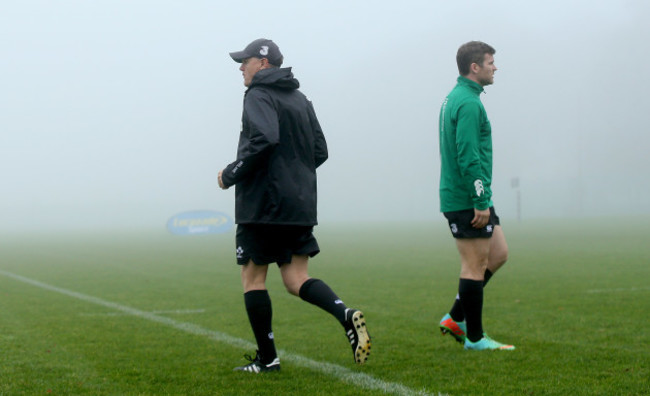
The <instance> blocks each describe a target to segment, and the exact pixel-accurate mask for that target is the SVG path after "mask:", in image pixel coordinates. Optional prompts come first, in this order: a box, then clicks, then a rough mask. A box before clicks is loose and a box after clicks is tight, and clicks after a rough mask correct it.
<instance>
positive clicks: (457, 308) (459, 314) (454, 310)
mask: <svg viewBox="0 0 650 396" xmlns="http://www.w3.org/2000/svg"><path fill="white" fill-rule="evenodd" d="M492 275H493V274H492V271H490V270H489V269H486V270H485V275H484V276H483V287H485V285H487V283H488V281H489V280H490V278H491V277H492ZM449 316H451V318H452V319H453V320H454V321H456V322H462V321H463V320H465V312H463V307H462V306H461V305H460V297H459V296H458V294H456V300H454V305H452V307H451V310H450V311H449Z"/></svg>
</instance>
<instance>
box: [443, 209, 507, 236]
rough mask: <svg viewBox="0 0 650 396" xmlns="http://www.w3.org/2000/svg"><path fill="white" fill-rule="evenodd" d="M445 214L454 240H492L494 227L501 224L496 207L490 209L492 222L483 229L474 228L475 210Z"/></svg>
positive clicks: (489, 221)
mask: <svg viewBox="0 0 650 396" xmlns="http://www.w3.org/2000/svg"><path fill="white" fill-rule="evenodd" d="M443 214H444V215H445V217H446V218H447V220H448V221H449V230H450V231H451V235H453V236H454V238H491V237H492V233H493V232H494V226H498V225H500V224H501V223H500V221H499V216H497V214H496V212H495V211H494V206H492V207H490V220H488V223H487V225H486V226H485V227H483V228H474V227H472V219H473V218H474V209H466V210H457V211H454V212H444V213H443Z"/></svg>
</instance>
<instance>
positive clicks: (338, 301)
mask: <svg viewBox="0 0 650 396" xmlns="http://www.w3.org/2000/svg"><path fill="white" fill-rule="evenodd" d="M334 304H343V301H341V299H338V300H334Z"/></svg>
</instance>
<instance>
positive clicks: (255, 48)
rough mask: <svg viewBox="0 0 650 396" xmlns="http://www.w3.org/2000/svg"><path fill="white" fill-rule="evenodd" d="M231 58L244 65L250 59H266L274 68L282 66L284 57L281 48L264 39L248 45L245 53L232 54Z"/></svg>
mask: <svg viewBox="0 0 650 396" xmlns="http://www.w3.org/2000/svg"><path fill="white" fill-rule="evenodd" d="M230 57H231V58H232V59H233V60H234V61H235V62H237V63H242V61H243V60H244V59H248V58H253V57H255V58H260V59H261V58H266V59H268V60H269V63H270V64H272V65H273V66H282V61H283V60H284V57H283V56H282V53H281V52H280V48H278V46H277V45H276V44H275V43H274V42H273V41H271V40H267V39H264V38H261V39H257V40H255V41H253V42H252V43H250V44H248V45H247V46H246V48H244V50H243V51H237V52H231V53H230Z"/></svg>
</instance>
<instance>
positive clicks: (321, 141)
mask: <svg viewBox="0 0 650 396" xmlns="http://www.w3.org/2000/svg"><path fill="white" fill-rule="evenodd" d="M307 111H308V113H309V122H310V123H311V128H312V130H313V131H314V164H315V166H316V168H318V167H319V166H321V165H322V164H323V162H325V161H326V160H327V157H328V153H327V142H326V141H325V135H324V134H323V130H322V129H321V127H320V123H319V122H318V118H317V117H316V112H315V111H314V106H313V105H312V103H311V102H309V101H308V102H307Z"/></svg>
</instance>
